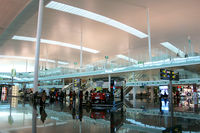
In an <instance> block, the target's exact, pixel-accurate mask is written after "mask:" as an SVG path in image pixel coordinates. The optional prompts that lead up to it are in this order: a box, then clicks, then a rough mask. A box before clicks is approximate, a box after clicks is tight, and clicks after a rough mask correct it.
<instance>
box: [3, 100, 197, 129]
mask: <svg viewBox="0 0 200 133" xmlns="http://www.w3.org/2000/svg"><path fill="white" fill-rule="evenodd" d="M181 102H184V100H183V101H180V103H181ZM160 103H161V106H160V105H159V102H158V101H155V100H153V101H151V100H146V99H142V100H136V101H134V102H133V101H131V100H125V105H124V106H122V107H115V108H112V109H103V108H98V109H94V108H93V109H92V108H89V107H84V106H83V107H79V106H78V104H76V105H71V104H69V102H68V101H67V102H66V103H63V104H61V103H60V102H54V103H51V104H50V103H49V102H48V101H47V102H46V106H45V107H41V106H40V105H37V106H35V105H33V104H32V102H30V101H25V100H24V99H20V98H16V97H12V98H5V99H3V100H1V102H0V133H31V132H32V133H115V132H117V133H162V132H164V133H165V132H200V126H199V125H200V114H199V111H198V107H196V108H195V107H194V106H189V107H187V106H188V105H184V106H179V105H177V104H175V105H174V112H173V114H172V113H170V112H169V108H168V106H169V105H168V101H167V100H162V101H161V102H160ZM135 105H136V106H135ZM189 108H190V109H189ZM188 109H189V110H188Z"/></svg>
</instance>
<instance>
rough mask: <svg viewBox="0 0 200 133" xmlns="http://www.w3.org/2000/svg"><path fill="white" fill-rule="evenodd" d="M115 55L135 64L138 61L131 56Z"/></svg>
mask: <svg viewBox="0 0 200 133" xmlns="http://www.w3.org/2000/svg"><path fill="white" fill-rule="evenodd" d="M117 57H118V58H121V59H124V60H127V61H130V62H133V63H135V64H137V63H138V61H137V60H135V59H132V58H129V57H127V56H125V55H121V54H118V55H117Z"/></svg>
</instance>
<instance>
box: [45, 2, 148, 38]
mask: <svg viewBox="0 0 200 133" xmlns="http://www.w3.org/2000/svg"><path fill="white" fill-rule="evenodd" d="M45 7H46V8H50V9H54V10H58V11H62V12H67V13H71V14H75V15H78V16H81V17H85V18H88V19H91V20H94V21H97V22H101V23H104V24H107V25H110V26H112V27H115V28H118V29H120V30H123V31H125V32H128V33H130V34H132V35H134V36H137V37H139V38H146V37H147V36H148V35H147V34H145V33H143V32H141V31H139V30H137V29H135V28H133V27H130V26H128V25H125V24H123V23H121V22H118V21H116V20H114V19H111V18H108V17H105V16H102V15H99V14H96V13H93V12H90V11H87V10H84V9H81V8H77V7H73V6H70V5H66V4H63V3H59V2H55V1H51V2H49V3H48V4H47V5H46V6H45Z"/></svg>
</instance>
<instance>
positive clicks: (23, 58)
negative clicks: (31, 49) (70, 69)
mask: <svg viewBox="0 0 200 133" xmlns="http://www.w3.org/2000/svg"><path fill="white" fill-rule="evenodd" d="M0 58H10V59H21V60H35V58H33V57H25V56H9V55H0ZM40 61H43V62H45V61H46V62H50V63H56V61H55V60H50V59H43V58H40ZM58 64H61V65H67V64H69V63H68V62H63V61H58Z"/></svg>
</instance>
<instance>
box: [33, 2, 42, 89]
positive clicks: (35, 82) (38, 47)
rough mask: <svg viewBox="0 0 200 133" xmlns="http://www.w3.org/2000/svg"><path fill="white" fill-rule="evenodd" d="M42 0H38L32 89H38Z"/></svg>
mask: <svg viewBox="0 0 200 133" xmlns="http://www.w3.org/2000/svg"><path fill="white" fill-rule="evenodd" d="M43 2H44V1H43V0H40V1H39V11H38V23H37V35H36V49H35V66H34V89H33V91H34V92H36V91H38V67H39V58H40V38H41V32H42V17H43V4H44V3H43Z"/></svg>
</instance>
